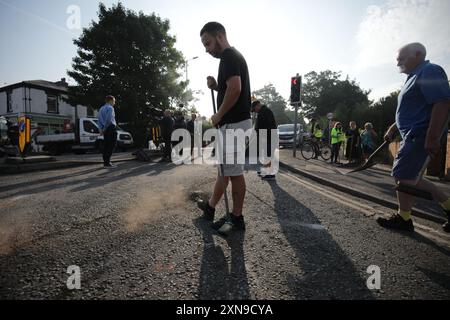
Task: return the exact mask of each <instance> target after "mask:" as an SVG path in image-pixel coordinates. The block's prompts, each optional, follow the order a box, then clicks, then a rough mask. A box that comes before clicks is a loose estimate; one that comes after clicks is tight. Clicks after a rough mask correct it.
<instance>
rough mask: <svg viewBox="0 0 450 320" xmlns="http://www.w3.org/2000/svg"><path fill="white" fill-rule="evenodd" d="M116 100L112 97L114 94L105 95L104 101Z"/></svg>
mask: <svg viewBox="0 0 450 320" xmlns="http://www.w3.org/2000/svg"><path fill="white" fill-rule="evenodd" d="M113 100H116V98H114V96H106V98H105V101H106V102H109V101H113Z"/></svg>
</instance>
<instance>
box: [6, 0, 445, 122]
mask: <svg viewBox="0 0 450 320" xmlns="http://www.w3.org/2000/svg"><path fill="white" fill-rule="evenodd" d="M103 2H104V3H105V4H106V5H107V6H108V7H109V6H111V4H113V3H116V2H117V1H111V0H108V1H103ZM122 3H123V4H124V6H125V7H127V8H129V9H132V10H135V11H143V12H144V13H152V12H155V13H156V14H158V15H159V16H160V17H162V18H164V19H169V20H170V24H171V32H170V33H171V34H172V35H175V36H176V38H177V44H176V47H177V49H178V50H180V51H181V52H182V53H183V55H184V56H185V58H186V59H191V58H192V57H195V56H198V57H199V58H198V59H195V60H192V61H190V62H189V68H188V76H189V80H190V87H191V89H193V90H203V93H204V94H203V95H200V94H199V95H197V97H198V98H199V99H200V101H199V102H198V104H197V109H199V110H200V112H201V114H202V115H206V116H209V115H211V113H212V106H211V101H210V94H209V92H208V89H207V88H206V77H207V76H208V75H213V76H217V67H218V60H217V59H214V58H212V57H211V56H209V55H208V54H206V53H205V51H204V48H203V46H202V44H201V42H200V37H199V31H200V29H201V28H202V26H203V25H204V24H205V23H206V22H208V21H219V22H221V23H222V24H223V25H224V26H225V28H226V29H227V33H228V39H229V42H230V44H231V45H232V46H234V47H236V48H237V49H238V50H239V51H240V52H241V53H242V54H243V55H244V57H245V58H246V60H247V63H248V65H249V71H250V78H251V87H252V91H254V90H257V89H260V88H262V87H263V86H264V85H266V84H268V83H273V84H274V85H275V87H276V89H277V90H278V92H279V93H280V94H281V95H282V96H283V97H284V98H285V99H288V98H289V92H290V77H291V76H294V75H295V74H296V73H299V74H301V75H304V74H306V73H308V72H309V71H312V70H314V71H322V70H326V69H330V70H333V71H342V73H343V75H344V76H346V75H349V76H350V78H351V79H356V81H357V82H358V83H359V84H360V85H361V87H362V88H364V89H366V90H368V89H370V90H372V93H371V95H370V97H371V98H372V99H374V100H376V99H378V98H380V97H382V96H385V95H388V94H389V93H390V92H392V91H393V90H397V89H399V88H400V86H401V83H402V82H403V81H404V79H405V77H404V75H400V74H399V73H398V71H397V68H396V61H395V57H396V52H397V49H398V48H399V47H400V46H402V45H404V44H406V43H409V42H415V41H419V42H422V43H423V44H424V45H425V46H426V47H427V49H428V58H429V59H430V60H431V61H432V62H434V63H437V64H440V65H441V66H443V67H444V69H445V70H446V71H447V73H448V72H449V70H450V23H449V22H448V21H450V1H449V0H395V1H391V0H388V1H387V0H315V1H310V0H305V1H303V0H292V1H288V0H277V1H261V0H255V1H253V0H227V1H223V0H222V1H213V0H208V1H205V0H195V1H189V0H184V1H180V0H150V1H148V0H147V1H144V0H123V1H122ZM72 6H76V7H75V8H79V10H80V14H81V20H80V21H81V28H83V27H88V26H89V24H90V23H91V21H92V20H95V21H97V19H98V18H97V11H98V2H97V1H92V0H80V1H75V0H73V1H66V0H58V1H57V0H41V1H39V0H36V1H31V0H28V1H27V0H0V39H2V44H1V48H2V50H1V59H0V85H1V86H3V85H5V84H11V83H15V82H20V81H23V80H36V79H44V80H49V81H57V80H59V79H60V78H62V77H66V78H67V77H68V76H67V74H66V71H67V70H68V69H70V68H71V61H72V58H73V57H74V56H75V54H76V47H75V46H74V45H73V39H74V38H77V37H79V35H80V34H81V30H79V29H73V26H74V25H73V24H72V25H70V23H69V26H72V27H70V28H69V27H68V24H67V22H68V20H69V22H71V21H72V22H73V20H70V18H71V17H72V14H73V12H74V11H71V10H68V9H72V8H73V7H72ZM183 76H184V74H183Z"/></svg>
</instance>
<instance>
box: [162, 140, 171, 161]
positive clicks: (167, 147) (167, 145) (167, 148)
mask: <svg viewBox="0 0 450 320" xmlns="http://www.w3.org/2000/svg"><path fill="white" fill-rule="evenodd" d="M163 139H164V154H163V157H164V158H167V159H171V158H172V141H171V137H170V136H168V137H163Z"/></svg>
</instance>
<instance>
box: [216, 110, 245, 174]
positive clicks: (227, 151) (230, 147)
mask: <svg viewBox="0 0 450 320" xmlns="http://www.w3.org/2000/svg"><path fill="white" fill-rule="evenodd" d="M237 129H242V130H243V131H244V132H247V133H250V132H251V131H249V130H252V120H251V119H247V120H244V121H241V122H236V123H228V124H225V125H223V126H222V127H220V132H221V135H222V136H221V140H220V141H223V144H222V146H223V149H222V150H223V154H222V159H223V162H222V163H223V169H224V176H225V177H237V176H242V175H243V174H244V165H245V137H244V136H243V132H242V131H239V132H236V131H235V130H237ZM227 130H231V131H228V132H227ZM231 133H232V134H234V135H236V136H239V137H240V138H241V140H240V141H239V139H236V138H234V137H232V139H230V137H231V136H230V134H231ZM227 137H228V139H227ZM242 141H244V143H242ZM232 159H233V160H232ZM230 160H231V161H230Z"/></svg>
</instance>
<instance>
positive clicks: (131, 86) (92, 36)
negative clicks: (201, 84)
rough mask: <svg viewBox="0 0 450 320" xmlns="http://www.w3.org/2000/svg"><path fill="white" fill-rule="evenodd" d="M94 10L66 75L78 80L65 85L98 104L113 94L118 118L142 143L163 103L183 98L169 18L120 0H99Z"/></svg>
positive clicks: (81, 99)
mask: <svg viewBox="0 0 450 320" xmlns="http://www.w3.org/2000/svg"><path fill="white" fill-rule="evenodd" d="M98 16H99V21H98V22H92V24H91V26H90V27H89V28H85V29H84V30H83V33H82V35H81V36H80V37H79V38H78V39H75V40H74V43H75V44H76V45H77V46H78V51H77V56H76V57H74V58H73V64H72V67H73V70H71V71H68V75H69V76H70V77H72V78H73V79H74V80H75V81H76V83H77V85H76V86H73V87H70V88H69V93H70V96H71V97H72V98H71V99H70V100H71V101H70V102H71V103H79V104H84V105H87V106H91V107H93V108H98V107H99V106H101V105H103V103H104V98H105V96H106V95H108V94H112V95H114V96H115V97H116V99H117V107H116V117H117V120H118V121H119V122H125V123H128V126H129V130H130V131H131V132H132V133H133V135H134V136H135V140H136V141H137V143H139V144H141V143H143V142H144V141H143V140H144V137H145V128H146V127H148V126H149V125H152V124H154V123H155V121H156V117H157V116H159V115H160V114H161V111H162V109H164V108H167V107H174V106H176V105H177V103H178V101H180V99H183V98H184V100H186V97H183V96H182V95H183V92H185V88H186V85H187V83H186V82H182V81H181V82H178V80H177V79H178V78H179V77H180V76H181V75H180V74H179V73H178V70H179V68H181V67H182V66H183V63H184V58H183V56H182V54H181V53H180V52H179V51H177V50H176V49H175V48H174V44H175V41H176V39H175V37H173V36H171V35H169V28H170V25H169V21H168V20H163V19H161V18H160V17H159V16H157V15H155V14H154V13H153V14H151V15H145V14H144V13H142V12H139V13H135V12H134V11H130V10H127V9H125V8H124V7H123V5H122V4H121V3H120V2H119V3H118V4H117V5H113V6H112V7H111V8H110V9H107V8H106V7H105V5H104V4H100V5H99V12H98ZM188 98H189V97H188Z"/></svg>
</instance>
